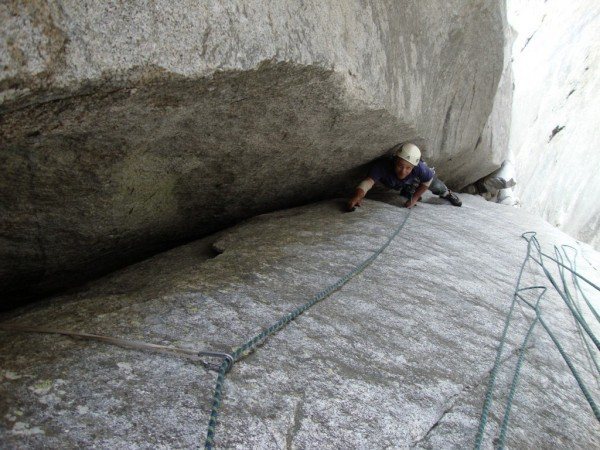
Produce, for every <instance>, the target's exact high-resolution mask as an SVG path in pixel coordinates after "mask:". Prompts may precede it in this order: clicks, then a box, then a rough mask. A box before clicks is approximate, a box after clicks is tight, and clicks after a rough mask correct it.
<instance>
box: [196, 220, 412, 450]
mask: <svg viewBox="0 0 600 450" xmlns="http://www.w3.org/2000/svg"><path fill="white" fill-rule="evenodd" d="M410 212H411V210H410V209H409V210H408V213H407V214H406V216H405V217H404V220H403V221H402V223H400V225H399V226H398V227H397V228H396V230H395V231H394V232H393V233H392V235H391V236H390V237H389V238H388V239H387V241H386V242H385V243H384V244H383V245H382V246H381V247H380V248H379V249H377V250H376V251H375V253H373V254H372V255H371V256H370V257H369V258H367V259H366V260H364V261H363V262H362V263H360V264H359V265H358V266H357V267H356V268H354V269H353V270H351V271H350V272H348V273H347V274H346V275H344V276H343V277H342V278H340V279H339V280H338V281H336V282H335V283H333V284H332V285H330V286H328V287H326V288H325V289H323V290H322V291H320V292H318V293H317V294H315V295H314V296H313V297H312V298H311V299H310V300H309V301H307V302H306V303H304V304H303V305H301V306H299V307H297V308H296V309H294V310H293V311H291V312H289V313H288V314H285V315H284V316H282V317H281V318H280V319H279V320H278V321H277V322H275V323H274V324H272V325H271V326H269V327H267V328H265V329H264V330H263V331H261V332H260V333H258V334H257V335H256V336H254V337H252V338H250V339H248V340H247V341H246V342H244V343H243V344H242V345H240V346H238V347H237V348H236V349H235V350H234V351H233V353H231V357H232V359H233V363H235V362H237V361H239V360H240V359H242V358H245V357H246V356H248V355H249V354H250V353H252V352H253V351H254V350H255V349H256V348H257V347H258V346H259V345H261V344H262V343H264V341H265V340H266V339H267V338H268V337H269V336H271V335H273V334H275V333H277V332H278V331H279V330H281V329H282V328H283V327H285V326H286V325H287V324H289V323H290V322H291V321H292V320H294V319H295V318H297V317H298V316H299V315H301V314H302V313H304V312H305V311H307V310H308V309H309V308H311V307H312V306H314V305H315V304H317V303H319V302H321V301H323V300H324V299H326V298H327V297H329V296H330V295H331V294H333V293H334V292H335V291H337V290H339V289H341V288H342V287H343V286H344V285H345V284H346V283H348V281H350V280H351V279H352V278H353V277H354V276H356V275H358V274H359V273H360V272H362V271H363V270H364V269H365V268H367V267H368V266H369V265H370V264H371V263H372V262H373V261H374V260H375V259H376V258H377V257H378V256H379V255H380V254H381V253H382V252H383V251H384V250H385V249H386V248H387V247H388V245H390V243H391V242H392V240H393V239H394V238H395V237H396V236H397V235H398V233H400V230H402V228H403V227H404V224H405V223H406V221H407V220H408V217H409V216H410ZM233 363H229V362H228V361H225V360H224V361H223V363H222V364H221V367H220V368H219V373H218V375H217V381H216V385H215V390H214V395H213V401H212V409H211V412H210V419H209V422H208V431H207V434H206V441H205V444H204V447H205V448H206V449H207V450H209V449H212V448H213V446H214V438H215V429H216V426H217V417H218V414H219V408H220V407H221V400H222V397H223V384H224V382H225V375H226V374H227V372H228V371H229V370H230V369H231V367H232V365H233Z"/></svg>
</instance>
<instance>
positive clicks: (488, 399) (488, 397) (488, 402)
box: [475, 241, 531, 450]
mask: <svg viewBox="0 0 600 450" xmlns="http://www.w3.org/2000/svg"><path fill="white" fill-rule="evenodd" d="M530 252H531V242H530V241H528V243H527V256H526V257H525V259H524V260H523V264H521V270H519V275H518V277H517V284H516V286H515V292H514V294H513V299H512V302H511V304H510V309H509V310H508V314H507V315H506V319H505V320H504V329H503V330H502V336H501V337H500V344H499V345H498V350H497V351H496V359H495V361H494V366H493V367H492V371H491V372H490V378H489V380H488V386H487V390H486V394H485V400H484V402H483V408H482V410H481V417H480V419H479V427H478V429H477V436H476V437H475V449H477V450H479V449H481V444H482V442H483V434H484V431H485V426H486V424H487V419H488V415H489V413H490V408H491V407H492V392H493V390H494V384H495V383H496V375H497V373H498V368H499V367H500V361H501V358H502V351H503V350H504V343H505V342H506V335H507V332H508V327H509V325H510V321H511V318H512V313H513V311H514V309H515V304H516V302H517V292H518V290H519V285H520V284H521V278H522V276H523V271H524V270H525V264H526V263H527V260H528V259H529V254H530Z"/></svg>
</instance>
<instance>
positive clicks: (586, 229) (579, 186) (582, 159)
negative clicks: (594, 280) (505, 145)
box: [508, 0, 600, 248]
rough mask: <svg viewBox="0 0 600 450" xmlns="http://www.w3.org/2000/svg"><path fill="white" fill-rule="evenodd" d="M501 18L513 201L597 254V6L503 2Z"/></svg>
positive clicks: (558, 0) (554, 0) (584, 0)
mask: <svg viewBox="0 0 600 450" xmlns="http://www.w3.org/2000/svg"><path fill="white" fill-rule="evenodd" d="M508 20H509V23H510V25H511V26H512V27H513V28H514V29H515V31H516V32H517V33H518V36H517V38H516V40H515V43H514V47H513V58H514V61H513V70H514V77H515V84H514V98H513V112H512V125H511V134H510V149H511V150H512V151H513V152H514V154H515V157H516V163H517V164H516V168H517V180H518V183H517V186H516V191H517V195H518V196H519V197H520V198H521V200H522V204H523V207H524V208H526V209H528V210H529V211H531V212H534V213H536V214H538V215H540V216H542V217H543V218H545V219H546V220H548V221H549V222H550V223H552V224H554V225H556V226H558V227H559V228H561V229H562V230H564V231H566V232H567V233H569V234H571V235H572V236H575V237H577V238H578V239H581V240H584V241H586V242H589V243H591V244H592V245H593V246H594V247H595V248H600V233H599V228H600V201H599V198H600V176H599V175H600V152H599V151H598V147H599V146H600V128H599V127H598V117H600V102H599V100H600V95H599V92H600V64H599V63H600V2H598V1H594V0H592V1H589V0H576V1H568V2H567V1H563V0H548V1H541V0H535V1H532V0H528V1H523V0H509V2H508ZM553 133H554V135H553Z"/></svg>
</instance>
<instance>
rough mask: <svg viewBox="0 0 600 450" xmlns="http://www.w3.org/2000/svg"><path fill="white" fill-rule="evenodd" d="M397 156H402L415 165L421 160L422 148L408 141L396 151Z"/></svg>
mask: <svg viewBox="0 0 600 450" xmlns="http://www.w3.org/2000/svg"><path fill="white" fill-rule="evenodd" d="M394 156H396V157H397V158H402V159H403V160H405V161H408V162H409V163H411V164H412V165H413V166H416V165H417V164H419V161H420V160H421V150H419V147H417V146H416V145H415V144H411V143H406V144H403V145H402V147H400V148H399V149H398V150H396V153H395V154H394Z"/></svg>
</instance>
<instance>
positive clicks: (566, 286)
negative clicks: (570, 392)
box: [554, 245, 600, 374]
mask: <svg viewBox="0 0 600 450" xmlns="http://www.w3.org/2000/svg"><path fill="white" fill-rule="evenodd" d="M565 247H569V248H571V249H573V250H575V252H577V250H576V249H574V248H573V247H571V246H568V245H562V246H561V248H562V251H563V253H564V255H565V258H566V259H567V261H568V262H569V265H570V266H571V267H572V268H575V267H574V266H573V263H572V262H571V259H570V258H569V255H568V254H567V251H566V250H565ZM554 253H555V254H556V259H559V260H560V261H561V262H563V261H564V259H563V256H562V254H561V253H560V251H559V250H558V248H557V247H556V246H555V247H554ZM576 254H577V253H576ZM558 271H559V273H560V278H561V280H562V283H563V288H564V291H565V293H566V294H567V297H568V298H569V301H570V302H571V304H572V305H573V307H574V308H575V309H576V310H577V313H578V314H579V315H580V316H581V317H583V312H582V310H581V308H580V307H579V305H578V304H577V302H576V301H575V298H574V297H573V295H572V294H571V291H570V289H569V284H568V283H567V280H566V276H565V269H564V268H563V267H561V266H559V268H558ZM571 275H572V277H571V278H572V279H573V285H574V286H575V293H577V292H579V293H581V294H583V291H582V290H581V287H580V286H579V285H578V284H577V282H578V279H577V277H576V276H574V275H573V274H571ZM588 306H589V308H590V309H591V311H592V313H594V314H595V310H594V308H593V307H592V305H590V304H589V303H588ZM575 326H576V327H577V333H578V334H579V337H580V338H581V340H582V341H583V344H584V345H585V348H586V351H587V357H588V362H589V361H591V362H592V363H593V365H594V367H595V368H596V372H597V373H598V374H600V366H598V361H597V360H596V356H595V355H594V352H593V351H592V349H591V348H590V345H589V343H588V341H587V339H586V338H585V336H584V335H583V333H582V331H581V325H580V324H579V322H577V321H575ZM590 366H591V364H590ZM592 372H593V369H592Z"/></svg>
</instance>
